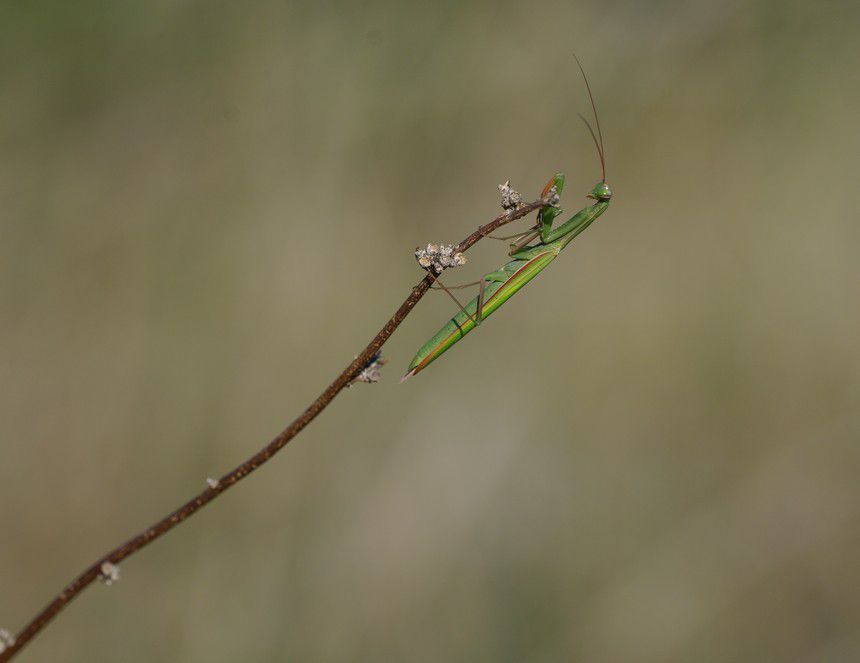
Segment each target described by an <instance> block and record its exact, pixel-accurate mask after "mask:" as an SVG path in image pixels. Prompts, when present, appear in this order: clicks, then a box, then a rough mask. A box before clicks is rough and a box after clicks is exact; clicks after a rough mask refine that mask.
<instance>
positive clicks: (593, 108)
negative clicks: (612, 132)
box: [573, 53, 606, 182]
mask: <svg viewBox="0 0 860 663" xmlns="http://www.w3.org/2000/svg"><path fill="white" fill-rule="evenodd" d="M573 59H574V60H576V65H577V66H578V67H579V71H580V73H581V74H582V80H584V81H585V89H586V90H587V91H588V99H589V100H590V101H591V112H592V113H594V123H595V124H596V125H597V136H595V135H594V130H593V129H592V128H591V125H590V124H589V123H588V120H586V119H585V118H584V117H583V116H582V115H579V113H577V115H579V117H580V118H582V121H583V122H585V126H587V127H588V130H589V131H590V132H591V137H592V138H593V139H594V146H595V147H596V148H597V154H598V155H600V169H601V171H603V181H604V182H605V181H606V158H605V156H604V154H605V153H604V151H603V132H602V131H601V130H600V118H599V117H598V115H597V104H595V103H594V95H593V94H591V85H589V84H588V76H586V75H585V69H583V67H582V63H581V62H580V61H579V58H578V57H576V53H574V54H573ZM598 138H600V142H599V144H598V140H597V139H598Z"/></svg>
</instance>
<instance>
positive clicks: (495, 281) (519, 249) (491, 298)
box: [401, 56, 612, 382]
mask: <svg viewBox="0 0 860 663" xmlns="http://www.w3.org/2000/svg"><path fill="white" fill-rule="evenodd" d="M574 58H575V59H576V63H577V65H578V66H579V70H580V72H581V73H582V77H583V79H584V80H585V86H586V89H587V90H588V97H589V99H590V101H591V109H592V111H593V113H594V122H595V124H596V126H597V134H595V132H594V130H593V129H592V128H591V125H590V124H589V122H588V120H586V119H585V117H583V116H582V115H580V116H579V117H580V118H581V119H582V121H583V122H585V125H586V126H587V127H588V130H589V132H590V133H591V137H592V139H593V140H594V145H595V147H596V148H597V154H598V156H599V157H600V167H601V172H602V178H601V180H600V182H598V183H597V184H596V185H595V186H594V187H593V188H592V189H591V191H589V192H588V194H587V197H588V198H591V199H592V200H594V201H595V202H594V203H593V204H591V205H589V206H588V207H586V208H584V209H581V210H580V211H579V212H577V213H576V214H574V215H573V216H572V217H571V218H570V219H568V220H567V221H565V222H564V223H562V224H561V225H559V226H558V227H556V228H553V221H555V219H556V217H557V216H558V215H559V214H561V213H562V210H561V209H560V208H559V207H557V206H556V204H555V203H557V201H558V196H559V195H560V194H561V192H562V189H563V188H564V174H562V173H557V174H556V175H554V176H553V177H552V178H551V179H550V181H549V182H548V183H547V185H546V187H544V190H543V192H542V194H541V197H542V198H547V197H549V198H550V199H551V201H552V203H551V204H548V205H546V206H544V207H541V208H540V211H539V212H538V219H537V223H536V224H535V225H534V226H533V227H531V228H529V229H528V230H527V231H525V232H524V233H521V234H519V235H514V236H513V238H516V241H515V243H514V244H512V245H511V250H510V252H509V253H508V256H509V257H511V258H512V260H510V261H509V262H508V263H507V264H505V265H503V266H502V267H500V268H499V269H497V270H495V271H493V272H490V273H488V274H484V276H483V277H482V278H481V280H480V281H478V282H476V283H470V284H466V285H464V286H454V287H445V286H444V285H442V283H441V281H439V280H438V277H437V275H436V274H433V271H432V269H430V270H428V273H430V274H432V275H433V276H434V278H436V281H437V284H438V287H439V288H441V289H443V290H445V291H446V292H448V294H449V296H451V297H452V298H453V299H454V301H457V299H456V297H454V296H453V295H452V294H451V293H450V290H452V289H456V288H463V287H470V286H475V285H477V286H478V288H479V292H478V296H477V297H475V298H474V299H473V300H472V301H470V302H469V303H468V304H467V305H465V306H462V305H460V304H459V302H457V304H458V306H460V311H459V312H458V313H457V314H456V315H454V317H452V318H451V319H450V320H449V321H448V322H447V323H445V324H444V325H443V326H442V328H441V329H440V330H439V331H438V332H436V334H435V335H434V336H433V337H432V338H431V339H430V340H429V341H427V342H426V343H425V344H424V345H422V346H421V348H420V349H419V350H418V352H417V353H416V355H415V357H414V358H413V359H412V362H411V363H410V364H409V370H408V372H407V373H406V375H404V376H403V378H402V380H401V382H402V381H404V380H406V379H407V378H409V377H411V376H413V375H415V374H417V373H419V372H420V371H422V370H424V369H425V368H427V366H429V365H430V364H431V363H432V362H433V361H435V360H436V359H438V358H439V357H440V356H441V355H442V354H443V353H445V352H446V351H447V350H448V349H449V348H451V346H453V345H454V344H455V343H457V342H458V341H459V340H460V339H461V338H463V337H464V336H465V335H466V334H468V333H469V332H470V331H472V330H473V329H475V327H477V326H479V325H480V324H481V323H482V322H483V321H484V320H485V319H487V318H488V317H489V316H490V315H492V314H493V313H494V312H495V311H496V310H497V309H498V308H499V307H500V306H501V305H502V304H504V303H505V302H506V301H508V300H509V299H510V298H511V297H513V296H514V294H516V293H517V292H519V291H520V290H521V289H522V287H523V286H524V285H525V284H526V283H528V282H529V281H531V280H532V279H533V278H535V277H536V276H537V275H538V274H540V273H541V272H542V271H543V270H544V269H545V268H546V267H547V266H548V265H549V264H550V263H551V262H552V261H553V260H555V259H556V258H557V257H558V254H559V253H561V250H562V249H563V248H565V247H566V246H567V245H568V244H570V243H571V242H572V241H573V240H574V239H575V238H576V236H577V235H579V233H581V232H582V231H583V230H585V229H586V228H588V226H590V225H591V224H592V223H594V221H595V219H597V217H599V216H600V215H601V214H603V213H604V212H605V211H606V209H607V208H608V207H609V202H610V200H611V199H612V189H610V187H609V185H608V184H607V183H606V159H605V156H604V151H603V134H602V132H601V130H600V120H599V119H598V116H597V106H596V104H595V103H594V96H593V95H592V94H591V86H590V85H589V84H588V77H587V76H586V75H585V70H584V69H583V67H582V64H580V62H579V59H578V58H576V56H574ZM490 237H492V236H490ZM495 239H503V240H507V239H512V238H511V237H501V238H495ZM535 239H538V240H539V241H538V243H537V244H534V245H530V243H531V242H532V241H533V240H535ZM434 287H437V286H434Z"/></svg>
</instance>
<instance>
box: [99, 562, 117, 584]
mask: <svg viewBox="0 0 860 663" xmlns="http://www.w3.org/2000/svg"><path fill="white" fill-rule="evenodd" d="M99 580H101V581H102V582H103V583H104V584H105V585H107V586H108V587H110V586H111V585H112V584H114V583H115V582H117V581H118V580H119V567H118V566H117V565H116V564H111V563H110V562H102V566H101V573H100V574H99Z"/></svg>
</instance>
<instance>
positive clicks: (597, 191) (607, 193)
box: [586, 180, 612, 202]
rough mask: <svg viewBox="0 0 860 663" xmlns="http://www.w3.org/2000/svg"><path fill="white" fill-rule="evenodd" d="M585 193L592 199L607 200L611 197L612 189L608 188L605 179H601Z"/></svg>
mask: <svg viewBox="0 0 860 663" xmlns="http://www.w3.org/2000/svg"><path fill="white" fill-rule="evenodd" d="M586 195H587V196H588V197H589V198H592V199H594V200H600V201H603V202H609V199H610V198H612V189H610V188H609V185H608V184H607V183H606V182H605V181H603V180H601V181H600V182H598V183H597V184H595V185H594V188H593V189H592V190H591V191H589V192H588V194H586Z"/></svg>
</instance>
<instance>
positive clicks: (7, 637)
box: [0, 628, 15, 654]
mask: <svg viewBox="0 0 860 663" xmlns="http://www.w3.org/2000/svg"><path fill="white" fill-rule="evenodd" d="M14 644H15V636H14V635H12V634H11V633H10V632H9V631H7V630H6V629H5V628H0V654H2V653H3V652H4V651H6V648H7V647H11V646H12V645H14Z"/></svg>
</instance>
